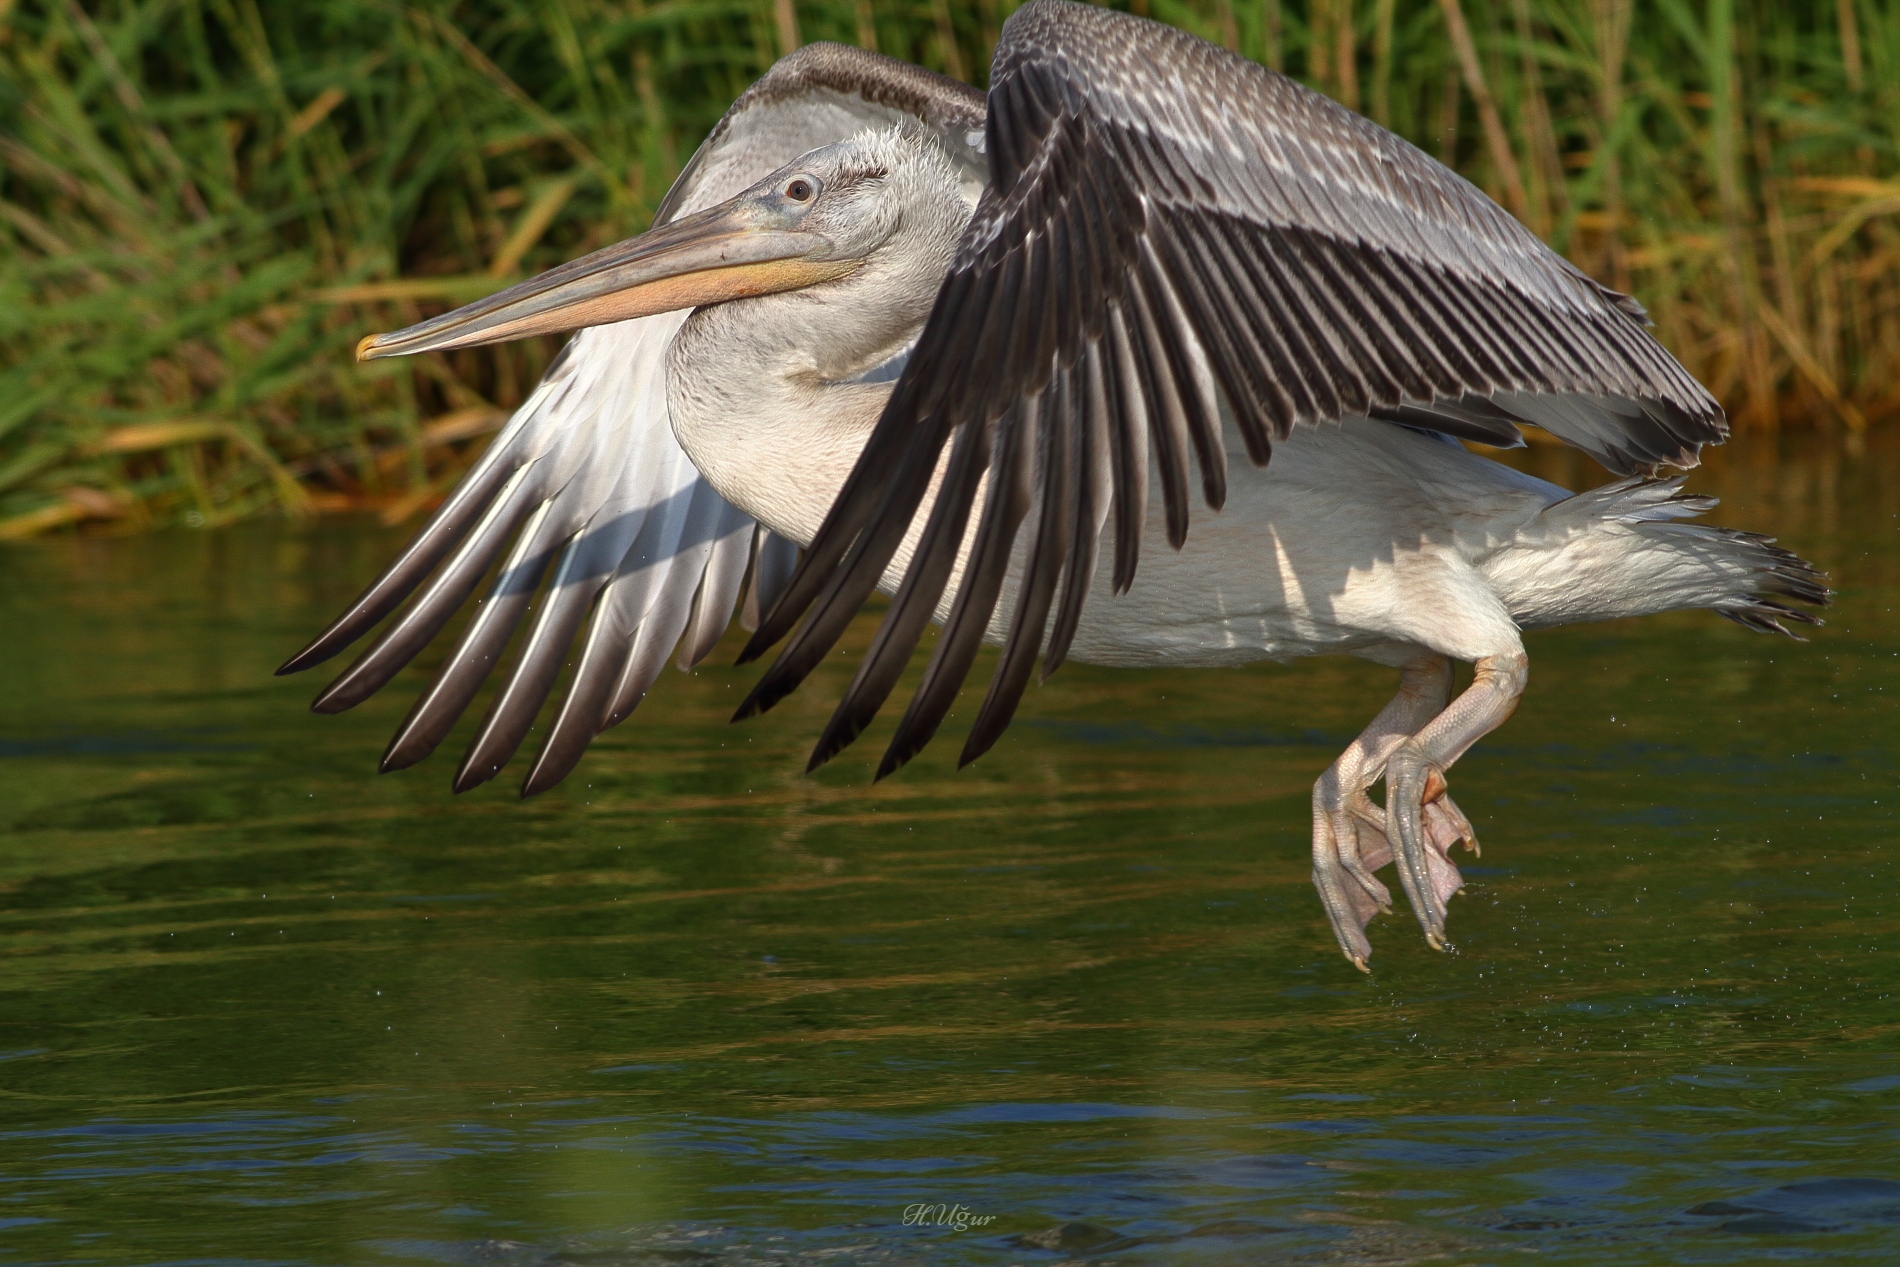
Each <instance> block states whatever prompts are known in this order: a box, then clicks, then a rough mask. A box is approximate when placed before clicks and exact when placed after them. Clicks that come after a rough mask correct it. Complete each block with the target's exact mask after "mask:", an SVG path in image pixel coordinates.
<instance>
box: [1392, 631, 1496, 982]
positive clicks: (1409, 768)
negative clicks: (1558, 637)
mask: <svg viewBox="0 0 1900 1267" xmlns="http://www.w3.org/2000/svg"><path fill="white" fill-rule="evenodd" d="M1474 668H1475V670H1476V672H1475V673H1474V675H1473V677H1472V682H1471V685H1470V686H1469V687H1467V688H1466V689H1465V691H1464V693H1463V694H1461V695H1460V696H1459V697H1458V698H1457V699H1455V700H1453V701H1452V702H1451V704H1450V705H1449V706H1448V707H1447V708H1446V709H1445V710H1444V711H1443V712H1441V713H1439V714H1438V716H1436V717H1434V718H1432V719H1431V721H1430V722H1428V723H1426V725H1425V726H1424V727H1423V728H1422V729H1421V730H1419V732H1418V733H1417V734H1415V735H1413V736H1412V737H1411V738H1409V739H1406V740H1405V741H1403V742H1402V743H1400V744H1399V745H1398V746H1397V747H1396V748H1394V749H1393V751H1392V755H1391V756H1390V757H1389V758H1387V760H1386V766H1385V789H1386V795H1385V806H1386V816H1387V819H1388V826H1387V834H1388V836H1396V837H1397V840H1396V842H1395V843H1396V846H1397V851H1398V858H1399V880H1400V881H1401V882H1402V883H1403V884H1404V885H1405V895H1406V897H1407V898H1408V899H1410V901H1411V903H1412V911H1413V913H1414V914H1416V915H1417V916H1418V922H1419V926H1420V927H1421V928H1423V929H1424V930H1425V940H1426V941H1428V942H1430V943H1431V944H1432V946H1433V947H1435V948H1436V949H1439V950H1449V949H1450V948H1451V947H1450V945H1449V943H1447V942H1446V941H1445V902H1446V901H1447V899H1449V898H1450V897H1451V895H1452V894H1453V893H1456V892H1457V891H1458V890H1459V889H1460V888H1461V887H1463V882H1462V881H1461V880H1460V879H1459V876H1458V868H1457V867H1455V866H1453V865H1452V863H1451V859H1450V858H1449V857H1448V856H1447V854H1446V851H1447V850H1448V849H1449V848H1450V846H1451V844H1452V843H1454V842H1455V841H1456V840H1458V839H1460V838H1462V839H1464V840H1465V841H1466V842H1467V844H1468V845H1469V846H1470V847H1471V848H1473V849H1474V850H1475V849H1476V847H1477V841H1476V839H1475V837H1473V835H1472V833H1471V824H1470V823H1469V822H1468V821H1467V820H1466V819H1465V816H1464V815H1463V814H1462V813H1459V812H1458V809H1457V807H1456V806H1454V805H1450V804H1449V800H1448V798H1447V797H1446V795H1445V771H1447V770H1449V769H1450V768H1451V766H1452V763H1453V762H1455V761H1456V760H1458V758H1459V757H1462V756H1463V755H1464V754H1465V751H1466V749H1468V748H1470V747H1471V745H1472V744H1474V743H1476V742H1478V740H1480V739H1482V738H1483V737H1484V736H1485V735H1488V734H1490V733H1491V732H1492V731H1493V730H1496V729H1497V728H1498V727H1499V726H1501V725H1503V724H1504V722H1505V721H1506V720H1507V719H1508V718H1509V717H1510V715H1511V714H1512V713H1513V712H1514V711H1516V709H1517V701H1518V700H1519V698H1521V697H1522V696H1523V694H1524V683H1525V681H1526V680H1527V678H1528V677H1529V675H1530V660H1529V659H1528V658H1527V657H1526V656H1525V655H1524V652H1523V651H1522V650H1521V649H1520V650H1517V651H1513V652H1509V653H1506V654H1504V655H1493V656H1486V657H1484V658H1483V659H1481V660H1479V661H1478V662H1477V664H1476V665H1475V666H1474Z"/></svg>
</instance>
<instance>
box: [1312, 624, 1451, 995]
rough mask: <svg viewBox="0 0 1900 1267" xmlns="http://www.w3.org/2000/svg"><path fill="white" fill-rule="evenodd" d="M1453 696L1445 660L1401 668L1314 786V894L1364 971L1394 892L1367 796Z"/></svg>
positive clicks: (1382, 831)
mask: <svg viewBox="0 0 1900 1267" xmlns="http://www.w3.org/2000/svg"><path fill="white" fill-rule="evenodd" d="M1450 696H1451V661H1450V660H1449V659H1448V658H1447V657H1445V656H1442V655H1438V654H1437V653H1435V652H1429V651H1421V652H1420V653H1419V654H1418V655H1417V656H1415V657H1414V658H1412V659H1410V660H1407V661H1405V662H1404V663H1403V664H1402V665H1401V666H1400V669H1399V690H1398V694H1396V695H1394V696H1393V697H1392V700H1391V702H1390V703H1388V704H1387V705H1386V706H1385V707H1384V708H1383V709H1381V710H1380V711H1379V715H1378V716H1377V717H1374V718H1373V719H1372V722H1371V724H1370V725H1368V726H1367V727H1366V728H1365V730H1363V731H1361V732H1360V734H1359V737H1358V738H1357V739H1354V740H1353V741H1352V743H1351V744H1349V745H1348V746H1347V748H1346V750H1345V751H1344V752H1342V753H1340V754H1339V759H1338V760H1337V761H1334V762H1333V764H1332V765H1331V766H1330V767H1328V768H1327V771H1326V773H1324V774H1322V775H1320V777H1319V779H1318V781H1316V782H1315V783H1314V784H1313V887H1314V888H1316V889H1318V890H1319V897H1320V901H1321V902H1322V903H1323V904H1324V905H1325V907H1326V916H1327V918H1328V919H1329V920H1331V921H1332V925H1333V936H1334V937H1336V938H1337V939H1338V941H1339V949H1340V952H1341V953H1343V954H1344V955H1345V956H1346V958H1347V959H1349V960H1351V961H1352V964H1353V966H1354V967H1356V968H1358V969H1359V970H1360V971H1361V972H1365V971H1366V970H1367V969H1366V958H1367V957H1368V956H1369V955H1371V954H1372V944H1371V943H1370V942H1369V941H1367V940H1366V933H1365V929H1366V925H1367V923H1369V922H1370V921H1371V919H1372V917H1373V916H1374V915H1377V914H1379V913H1380V912H1382V911H1390V910H1391V909H1392V895H1391V893H1389V892H1388V891H1387V890H1386V887H1385V885H1383V884H1381V883H1379V881H1378V880H1377V879H1375V878H1374V877H1373V874H1372V873H1373V872H1375V871H1377V870H1378V869H1379V868H1381V867H1383V866H1385V864H1386V863H1388V862H1390V861H1391V860H1392V847H1391V845H1390V844H1389V843H1388V841H1387V839H1386V818H1385V811H1384V810H1382V809H1380V808H1379V807H1378V806H1377V805H1375V804H1374V803H1373V801H1372V798H1371V797H1369V796H1367V795H1366V790H1367V789H1368V788H1370V787H1371V786H1372V785H1373V784H1374V783H1377V782H1378V781H1379V778H1380V776H1381V775H1383V774H1384V773H1385V766H1386V761H1387V759H1388V758H1389V757H1390V756H1391V755H1392V753H1393V751H1394V750H1395V749H1396V748H1397V747H1398V746H1399V745H1400V744H1401V743H1403V742H1405V740H1406V738H1407V737H1409V736H1410V735H1412V734H1413V733H1414V732H1416V731H1418V730H1419V729H1421V728H1422V727H1423V726H1424V725H1425V724H1426V723H1427V722H1429V721H1430V720H1431V719H1432V718H1433V717H1435V716H1437V715H1438V714H1439V713H1440V712H1442V711H1443V710H1444V707H1445V702H1446V701H1447V700H1448V699H1449V698H1450ZM1452 812H1453V813H1456V807H1453V810H1452ZM1463 817H1464V816H1463V815H1462V814H1460V815H1458V818H1459V819H1460V820H1461V821H1462V819H1463ZM1467 830H1469V828H1468V827H1467Z"/></svg>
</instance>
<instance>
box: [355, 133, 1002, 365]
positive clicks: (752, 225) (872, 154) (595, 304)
mask: <svg viewBox="0 0 1900 1267" xmlns="http://www.w3.org/2000/svg"><path fill="white" fill-rule="evenodd" d="M968 218H969V207H968V206H967V205H966V204H965V203H964V202H963V199H962V196H961V195H960V193H959V192H958V183H957V178H956V176H955V174H954V173H953V172H952V170H951V168H950V165H949V162H948V161H947V160H946V159H945V158H944V156H943V155H942V153H941V152H940V151H939V150H938V149H937V147H936V146H935V145H933V144H932V143H931V142H930V141H929V140H928V139H926V138H925V137H923V136H922V135H920V134H919V133H918V132H917V131H915V130H914V129H907V128H890V129H884V130H879V131H869V132H863V133H860V134H859V135H857V136H855V137H852V138H850V139H848V140H844V141H839V142H837V143H835V144H832V145H827V146H824V147H822V148H820V149H815V150H812V151H811V152H810V153H808V154H805V155H802V156H801V157H799V158H798V159H796V160H794V161H793V162H791V163H788V164H786V165H785V166H784V167H781V168H780V169H779V170H777V171H775V172H773V173H772V174H771V175H770V176H767V177H766V178H765V179H763V180H761V181H759V182H758V183H757V184H755V185H753V186H752V187H751V188H749V189H746V190H745V191H744V192H742V193H740V194H738V195H737V196H736V197H733V198H730V199H728V200H726V201H725V202H722V203H719V204H718V205H717V206H713V207H708V208H706V209H705V210H703V211H697V212H693V213H692V214H689V215H684V216H681V217H680V218H678V219H676V220H673V221H670V222H669V223H667V224H663V225H660V226H658V227H656V228H654V229H652V230H650V231H648V232H646V233H643V234H641V235H640V236H639V237H636V238H629V239H628V240H627V241H625V242H620V243H617V244H615V245H613V246H609V247H605V248H603V249H601V250H598V251H595V252H594V253H593V254H591V255H585V256H582V257H581V258H580V259H577V260H573V261H570V262H569V263H566V264H563V265H560V266H559V267H557V268H553V269H550V270H548V271H547V272H545V273H542V274H541V275H540V276H538V277H533V278H530V279H529V280H527V281H525V282H522V283H520V284H519V285H516V286H511V287H509V288H508V289H506V290H503V291H499V292H497V293H496V294H493V295H490V296H488V297H487V298H486V299H480V300H477V301H476V302H474V303H472V304H467V305H464V306H463V307H461V308H457V309H456V310H455V311H453V312H449V313H444V314H443V315H442V316H439V317H434V318H431V319H430V320H428V321H424V322H421V323H420V324H417V325H413V326H410V327H409V328H408V329H406V330H398V331H396V332H395V333H393V334H378V335H371V336H369V337H368V338H366V339H364V340H363V341H362V342H361V343H359V344H358V345H357V349H356V355H357V359H359V360H365V361H367V360H374V359H376V358H378V357H385V356H405V355H408V354H410V353H415V352H430V351H446V350H449V349H452V348H466V347H476V346H479V345H481V344H486V343H499V342H503V341H505V340H509V339H520V338H526V337H528V336H530V335H537V334H557V333H560V332H563V331H567V330H577V329H580V328H582V327H584V326H598V325H606V324H608V323H610V322H615V321H626V320H629V319H631V318H634V317H645V316H651V315H653V314H655V313H661V312H671V311H675V310H678V309H682V308H700V307H705V306H708V305H713V304H722V303H726V302H729V301H732V300H736V299H746V298H753V297H758V296H762V295H772V294H778V293H781V292H784V291H792V290H804V289H807V288H810V287H814V286H822V285H824V284H826V283H832V282H837V281H839V280H841V279H844V278H847V277H850V276H852V275H853V274H855V273H858V272H860V270H864V269H865V268H866V266H867V265H875V264H879V263H882V264H884V265H886V266H889V265H891V264H896V265H897V266H899V267H905V268H908V269H916V268H918V267H919V266H921V269H922V271H923V272H925V273H926V274H927V284H928V287H929V288H930V289H934V288H935V286H936V284H937V282H938V281H940V280H941V279H942V277H943V274H944V271H945V270H946V269H947V268H948V265H949V261H950V255H951V252H952V251H953V250H954V245H955V239H956V235H957V234H958V233H959V232H960V231H961V229H962V227H963V224H964V223H965V221H967V220H968ZM870 271H872V272H879V273H881V272H885V271H887V268H873V269H871V270H870Z"/></svg>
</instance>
